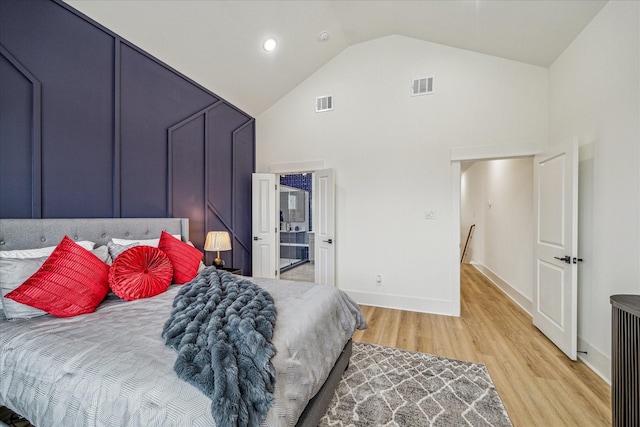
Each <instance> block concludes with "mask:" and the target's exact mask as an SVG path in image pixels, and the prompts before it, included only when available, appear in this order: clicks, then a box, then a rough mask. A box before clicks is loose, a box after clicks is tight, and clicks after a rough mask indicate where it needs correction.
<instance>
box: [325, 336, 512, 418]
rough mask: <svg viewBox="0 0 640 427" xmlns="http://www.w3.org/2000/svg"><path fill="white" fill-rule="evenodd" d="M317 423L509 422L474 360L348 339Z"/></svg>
mask: <svg viewBox="0 0 640 427" xmlns="http://www.w3.org/2000/svg"><path fill="white" fill-rule="evenodd" d="M320 426H322V427H326V426H339V427H347V426H348V427H357V426H363V427H364V426H474V427H475V426H511V421H510V420H509V416H508V415H507V412H506V411H505V409H504V406H503V405H502V401H501V400H500V397H499V396H498V393H497V391H496V389H495V387H494V386H493V382H492V381H491V378H490V377H489V373H488V371H487V368H486V367H485V366H484V365H481V364H478V363H471V362H464V361H460V360H453V359H446V358H444V357H438V356H433V355H430V354H424V353H413V352H408V351H404V350H398V349H395V348H389V347H381V346H377V345H372V344H365V343H357V342H354V343H353V355H352V356H351V362H350V364H349V368H348V369H347V371H346V372H345V373H344V375H343V377H342V380H341V381H340V384H339V385H338V388H337V390H336V393H335V394H334V397H333V400H332V401H331V404H330V405H329V409H328V410H327V414H326V415H325V416H324V417H323V418H322V420H321V421H320Z"/></svg>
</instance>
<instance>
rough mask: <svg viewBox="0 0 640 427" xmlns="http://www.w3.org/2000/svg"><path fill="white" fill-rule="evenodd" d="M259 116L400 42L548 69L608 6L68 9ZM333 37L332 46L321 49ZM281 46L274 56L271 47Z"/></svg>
mask: <svg viewBox="0 0 640 427" xmlns="http://www.w3.org/2000/svg"><path fill="white" fill-rule="evenodd" d="M65 1H66V2H67V3H68V4H70V5H71V6H73V7H74V8H76V9H78V10H79V11H81V12H83V13H84V14H86V15H87V16H89V17H90V18H92V19H94V20H95V21H97V22H98V23H100V24H102V25H104V26H105V27H107V28H109V29H110V30H112V31H114V32H116V33H117V34H119V35H121V36H122V37H124V38H125V39H127V40H128V41H130V42H132V43H134V44H136V45H137V46H139V47H141V48H142V49H144V50H146V51H147V52H149V53H150V54H152V55H154V56H155V57H157V58H159V59H160V60H162V61H164V62H165V63H167V64H169V65H170V66H172V67H173V68H175V69H177V70H178V71H180V72H182V73H183V74H185V75H187V76H188V77H190V78H191V79H193V80H195V81H196V82H198V83H200V84H201V85H203V86H205V87H206V88H208V89H210V90H212V91H213V92H215V93H216V94H218V95H219V96H222V97H223V98H225V99H227V100H228V101H230V102H232V103H233V104H235V105H236V106H238V107H239V108H241V109H243V110H244V111H246V112H247V113H249V114H251V115H253V116H259V115H260V114H261V113H262V112H264V111H265V110H266V109H268V108H269V107H270V106H271V105H273V104H274V103H275V102H277V101H278V100H279V99H280V98H282V97H283V96H284V95H285V94H287V93H288V92H289V91H290V90H292V89H293V88H294V87H296V86H297V85H298V84H300V83H301V82H302V81H304V80H305V79H306V78H307V77H308V76H310V75H311V74H313V73H314V72H315V71H316V70H318V69H319V68H320V67H322V65H324V64H325V63H327V62H328V61H330V60H331V58H333V57H334V56H336V55H337V54H339V53H340V52H341V51H343V50H344V49H346V48H348V47H349V46H351V45H354V44H357V43H361V42H364V41H367V40H372V39H375V38H378V37H384V36H388V35H392V34H397V35H403V36H406V37H412V38H416V39H420V40H424V41H428V42H433V43H439V44H443V45H447V46H452V47H456V48H460V49H466V50H471V51H475V52H479V53H484V54H488V55H494V56H498V57H501V58H506V59H510V60H514V61H520V62H524V63H528V64H532V65H536V66H540V67H548V66H550V65H551V64H552V63H553V61H554V60H555V59H556V58H557V57H558V56H559V55H560V54H561V53H562V52H563V51H564V50H565V49H566V48H567V46H568V45H569V44H570V43H571V42H572V41H573V39H574V38H575V37H576V36H577V35H578V34H579V33H580V32H581V31H582V29H583V28H584V27H585V26H586V25H587V24H588V23H589V22H590V21H591V19H593V17H594V16H595V15H596V14H597V13H598V12H599V11H600V9H602V7H603V6H604V5H605V4H606V1H605V0H535V1H534V0H431V1H401V0H395V1H354V0H350V1H337V0H336V1H326V0H325V1H300V0H298V1H293V0H287V1H270V0H257V1H214V0H208V1H207V0H198V1H196V0H155V1H139V0H118V1H114V0H65ZM323 31H326V32H327V33H328V39H327V40H326V41H322V40H320V33H321V32H323ZM269 37H273V38H275V39H276V40H277V42H278V46H277V48H276V50H275V51H273V52H266V51H265V50H264V49H263V48H262V43H263V41H264V40H265V39H267V38H269Z"/></svg>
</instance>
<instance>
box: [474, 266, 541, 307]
mask: <svg viewBox="0 0 640 427" xmlns="http://www.w3.org/2000/svg"><path fill="white" fill-rule="evenodd" d="M471 265H472V266H473V267H475V269H476V270H478V271H479V272H480V273H482V274H484V275H485V276H486V277H487V279H489V280H490V281H491V282H492V283H493V284H494V285H496V286H497V287H498V289H500V290H501V291H502V292H504V293H505V294H507V296H508V297H509V298H511V299H512V300H513V301H514V302H515V303H516V304H518V305H519V306H520V307H522V309H523V310H524V311H526V312H527V313H528V314H529V316H531V314H532V311H533V302H532V301H531V300H530V299H529V298H527V297H526V296H524V295H522V294H521V293H520V291H518V290H517V289H516V288H514V287H513V286H511V285H510V284H509V283H507V282H506V281H505V280H503V279H502V278H501V277H500V276H498V275H497V274H496V273H494V272H493V271H491V269H489V268H487V267H485V266H484V265H482V264H480V263H478V262H475V261H471Z"/></svg>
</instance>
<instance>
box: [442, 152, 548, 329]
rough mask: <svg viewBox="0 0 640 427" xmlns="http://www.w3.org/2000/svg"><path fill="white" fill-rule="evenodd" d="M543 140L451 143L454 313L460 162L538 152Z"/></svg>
mask: <svg viewBox="0 0 640 427" xmlns="http://www.w3.org/2000/svg"><path fill="white" fill-rule="evenodd" d="M546 146H547V144H546V143H540V142H536V143H528V144H512V145H482V146H477V147H454V148H452V149H451V151H450V161H451V185H452V186H453V189H452V193H453V196H452V209H451V212H452V215H453V218H454V220H455V221H454V224H455V226H454V227H452V229H453V230H452V231H453V234H452V239H451V241H452V245H451V248H452V252H451V257H450V259H451V260H452V266H451V277H452V279H453V281H454V282H453V286H452V295H451V300H452V303H453V307H454V308H456V313H454V315H455V316H460V249H461V248H460V245H461V239H460V222H461V220H462V219H461V216H460V209H461V207H460V202H461V200H460V198H461V197H462V192H461V188H460V187H461V182H462V181H461V179H462V168H461V166H460V163H461V162H466V161H484V160H498V159H513V158H518V157H533V156H535V155H536V154H539V153H541V152H542V151H544V149H545V148H546Z"/></svg>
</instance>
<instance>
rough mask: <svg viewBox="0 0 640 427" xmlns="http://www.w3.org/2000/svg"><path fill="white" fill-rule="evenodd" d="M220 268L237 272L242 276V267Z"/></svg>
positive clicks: (232, 272)
mask: <svg viewBox="0 0 640 427" xmlns="http://www.w3.org/2000/svg"><path fill="white" fill-rule="evenodd" d="M218 270H223V271H228V272H229V273H231V274H237V275H238V276H242V269H241V268H236V267H222V268H218Z"/></svg>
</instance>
